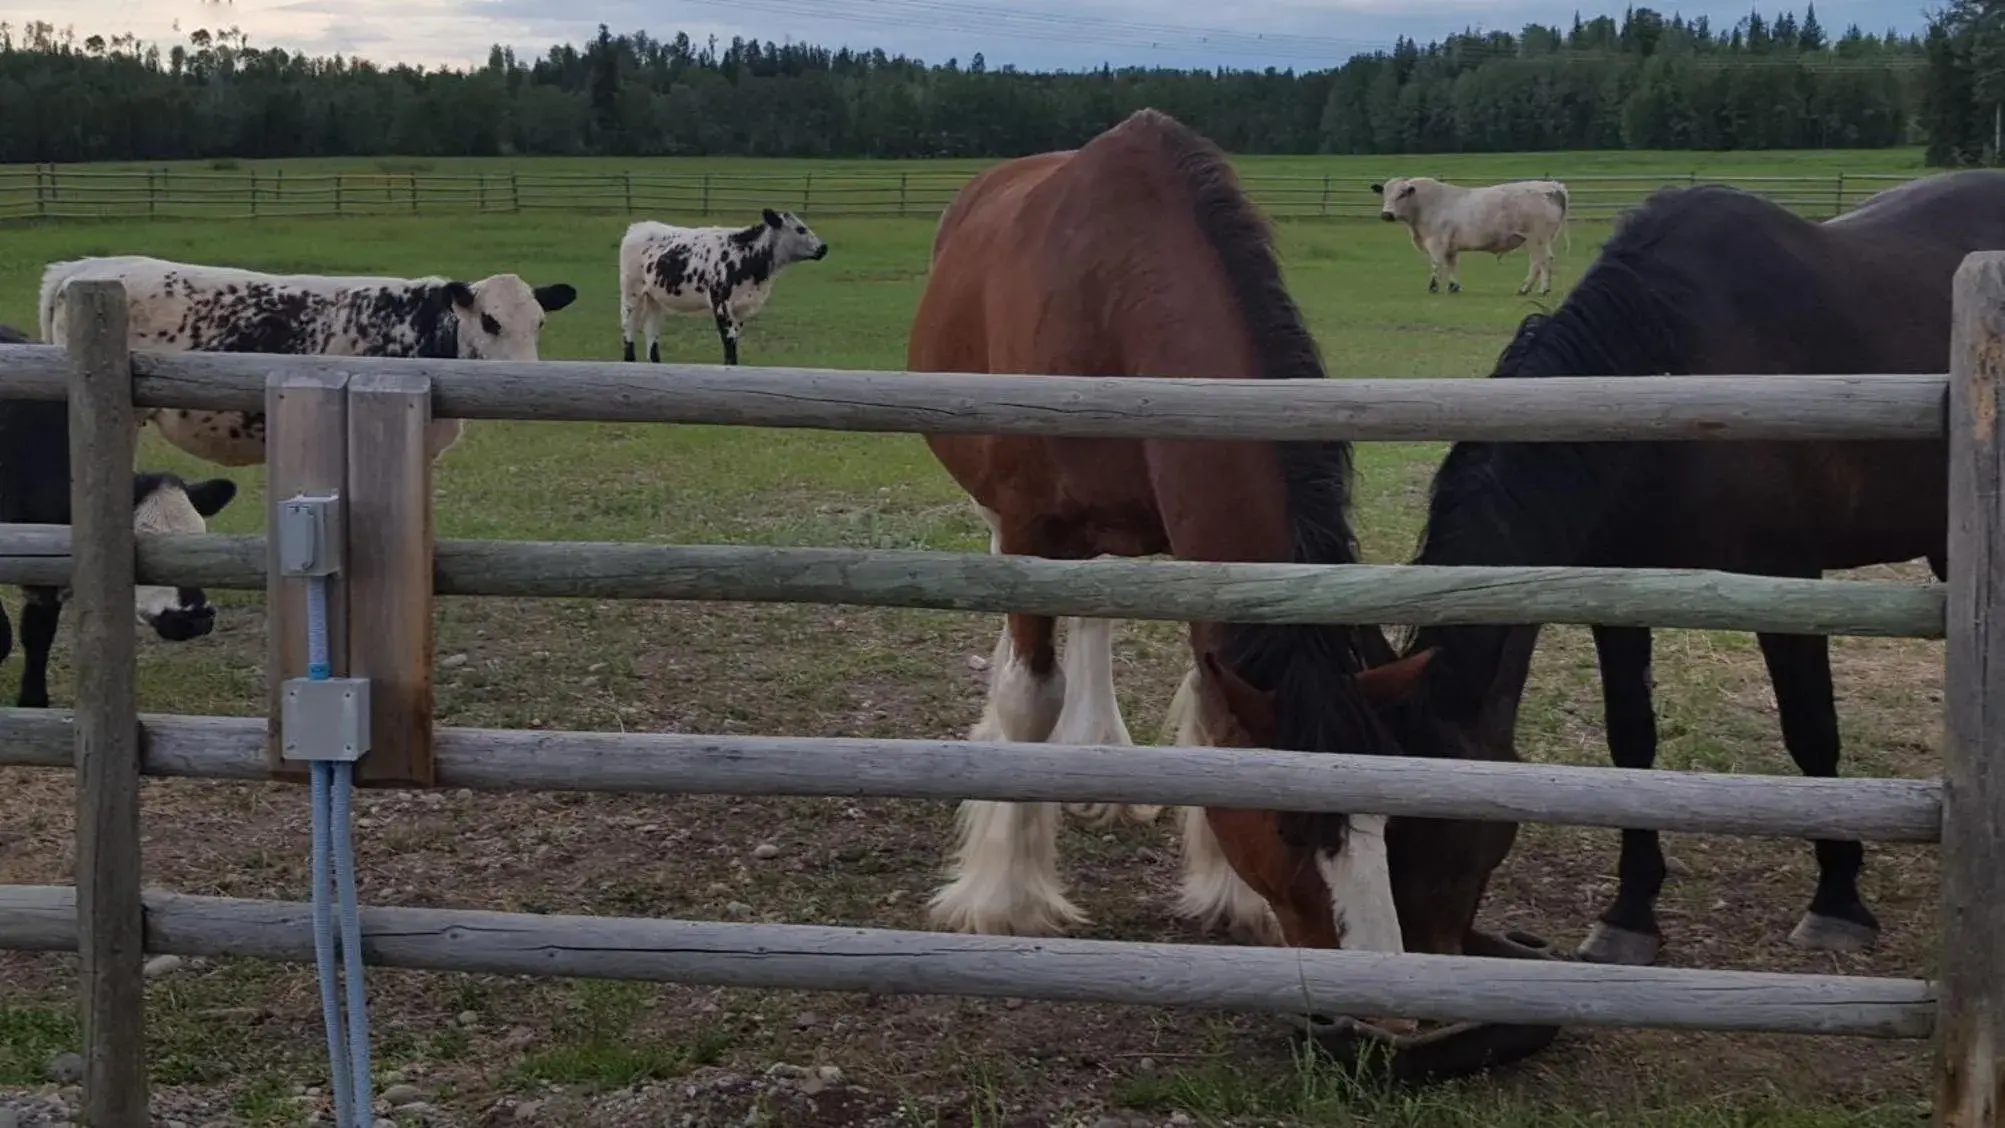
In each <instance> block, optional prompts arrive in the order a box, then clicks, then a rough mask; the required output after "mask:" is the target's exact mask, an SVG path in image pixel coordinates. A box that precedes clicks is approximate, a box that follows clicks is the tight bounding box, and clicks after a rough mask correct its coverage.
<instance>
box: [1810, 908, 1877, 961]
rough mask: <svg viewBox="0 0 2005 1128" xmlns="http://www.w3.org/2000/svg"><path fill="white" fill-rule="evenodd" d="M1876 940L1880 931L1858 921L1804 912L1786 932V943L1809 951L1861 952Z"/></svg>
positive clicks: (1868, 948) (1869, 948)
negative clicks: (1787, 935)
mask: <svg viewBox="0 0 2005 1128" xmlns="http://www.w3.org/2000/svg"><path fill="white" fill-rule="evenodd" d="M1879 939H1880V930H1879V929H1877V928H1873V927H1871V926H1869V925H1864V924H1860V923H1859V922H1858V921H1854V920H1845V919H1842V918H1840V917H1829V916H1823V915H1820V914H1818V913H1804V914H1803V919H1802V920H1800V921H1797V922H1796V927H1795V928H1793V929H1791V930H1790V933H1789V942H1790V943H1791V944H1794V945H1796V946H1797V947H1799V948H1808V949H1810V950H1811V951H1813V952H1865V951H1870V950H1871V949H1872V947H1873V945H1874V944H1876V943H1878V942H1879Z"/></svg>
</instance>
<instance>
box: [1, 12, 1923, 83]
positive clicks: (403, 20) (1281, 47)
mask: <svg viewBox="0 0 2005 1128" xmlns="http://www.w3.org/2000/svg"><path fill="white" fill-rule="evenodd" d="M1784 2H1785V3H1786V4H1787V6H1789V7H1795V6H1796V3H1795V0H1784ZM1625 6H1626V5H1625V4H1622V3H1614V4H1611V3H1607V2H1599V3H1596V2H1589V3H1583V4H1581V5H1580V6H1579V10H1580V11H1581V12H1582V14H1583V15H1585V16H1593V15H1594V14H1596V13H1597V12H1606V13H1609V14H1611V15H1615V16H1618V17H1619V16H1620V15H1621V13H1622V10H1623V8H1624V7H1625ZM1759 6H1760V7H1761V9H1762V11H1763V13H1764V14H1765V15H1772V14H1773V13H1774V12H1776V11H1779V10H1781V8H1782V7H1783V5H1782V4H1771V3H1768V2H1766V0H1764V2H1763V3H1761V4H1760V5H1759ZM1932 6H1933V4H1932V3H1927V2H1926V0H1825V2H1821V3H1818V4H1817V16H1818V19H1819V21H1820V22H1821V23H1823V25H1824V26H1825V28H1826V29H1827V31H1828V32H1830V33H1831V34H1833V35H1835V34H1837V33H1839V32H1841V31H1842V30H1843V29H1844V27H1845V25H1847V24H1849V23H1852V22H1857V23H1859V24H1860V25H1862V26H1864V27H1865V28H1867V29H1868V30H1871V31H1882V30H1885V29H1886V28H1888V27H1896V28H1899V29H1901V30H1902V31H1919V30H1921V29H1922V28H1923V27H1924V26H1925V14H1924V13H1925V10H1926V8H1927V7H1932ZM1659 9H1660V10H1662V11H1665V12H1667V13H1669V12H1670V11H1680V12H1682V13H1683V14H1684V15H1686V16H1687V17H1693V16H1699V15H1704V16H1707V17H1709V18H1710V19H1711V20H1713V22H1714V23H1715V24H1716V25H1718V24H1731V23H1733V22H1734V21H1735V20H1737V19H1739V18H1740V17H1741V16H1743V15H1745V14H1746V13H1747V11H1748V5H1747V4H1746V3H1730V2H1715V0H1699V2H1696V3H1685V4H1661V5H1659ZM1575 10H1576V8H1575V6H1574V5H1573V4H1570V3H1564V2H1562V3H1545V2H1536V0H1231V3H1229V4H1228V3H1226V2H1225V0H1063V2H1061V0H572V2H569V3H564V2H552V0H0V22H5V23H11V24H15V25H19V24H22V23H25V22H28V21H32V20H45V21H48V22H50V23H53V24H56V25H57V26H59V27H60V26H69V27H73V28H75V29H76V32H77V34H78V35H79V36H80V37H81V36H85V35H90V34H106V35H109V34H116V33H120V32H131V33H133V34H136V35H139V36H140V37H141V38H144V39H148V40H152V41H156V42H160V43H167V42H174V41H179V40H180V39H181V38H183V37H184V36H185V34H186V33H187V32H189V31H192V30H194V29H195V28H198V27H210V28H215V27H225V26H229V25H232V24H234V25H236V26H238V27H240V28H242V29H243V30H244V31H245V32H247V33H248V34H249V35H250V37H251V42H252V43H253V44H254V45H259V46H280V47H287V48H291V49H294V50H302V51H308V52H312V53H314V54H327V53H334V52H340V53H343V54H351V55H354V54H359V55H364V56H367V57H370V58H374V59H379V60H383V61H397V62H413V63H425V64H448V65H461V64H466V63H470V62H477V61H479V60H481V59H483V58H485V56H486V54H487V48H488V46H489V45H490V44H492V43H497V42H499V43H506V44H509V45H511V46H513V47H515V48H516V49H517V50H518V52H522V53H529V54H534V53H540V52H541V50H542V49H543V48H544V47H547V46H548V45H550V44H552V43H558V42H573V43H575V42H580V41H582V40H584V39H587V38H590V37H591V36H592V35H593V34H594V33H595V31H596V29H597V26H598V25H599V24H600V23H605V24H607V25H609V26H610V27H611V28H613V29H614V30H615V31H632V30H646V31H648V32H649V33H651V34H654V35H656V36H660V37H662V38H668V37H671V36H673V35H674V34H675V33H676V32H677V31H687V32H688V33H689V34H690V35H691V37H692V38H695V39H697V40H699V41H701V40H702V39H703V38H705V37H706V36H709V35H716V36H717V37H718V38H719V39H720V40H729V39H730V38H731V37H732V36H733V35H743V36H746V37H748V38H750V37H756V38H759V39H769V40H775V41H786V40H788V39H795V40H808V41H811V42H815V43H822V44H830V45H839V44H847V45H849V46H856V47H883V48H885V49H886V50H887V51H893V52H903V53H906V54H911V55H918V56H919V57H921V58H924V59H926V60H927V61H929V62H940V61H944V60H946V59H947V58H949V57H958V58H960V59H961V60H962V61H963V62H965V61H966V60H967V59H968V58H969V57H970V56H972V55H974V54H975V53H976V52H978V51H979V52H981V53H982V54H983V55H984V57H985V58H986V60H987V62H988V64H989V65H990V66H991V67H996V66H1000V65H1002V64H1005V63H1015V64H1016V65H1018V66H1020V67H1024V68H1026V69H1034V68H1035V69H1043V68H1082V67H1093V66H1098V65H1099V64H1101V63H1102V62H1109V63H1113V64H1115V65H1117V66H1119V65H1127V64H1139V65H1159V66H1235V67H1263V66H1282V67H1287V66H1293V67H1297V68H1313V67H1322V66H1328V65H1330V64H1332V63H1334V62H1341V61H1342V60H1343V59H1344V58H1346V57H1348V56H1349V55H1351V54H1355V53H1357V52H1359V51H1368V50H1372V49H1374V48H1378V47H1383V46H1386V45H1389V44H1390V43H1391V42H1392V40H1393V39H1394V37H1396V36H1399V35H1408V36H1412V37H1414V38H1416V39H1420V40H1423V41H1425V40H1428V39H1433V38H1437V37H1439V36H1441V35H1443V34H1447V33H1450V32H1455V31H1459V30H1461V29H1462V28H1464V27H1471V26H1473V27H1476V28H1479V29H1498V28H1502V29H1506V30H1516V29H1517V28H1518V27H1520V26H1522V25H1523V24H1525V23H1527V22H1532V21H1537V22H1541V23H1562V24H1563V23H1567V22H1570V21H1571V20H1572V18H1573V13H1574V11H1575ZM1228 11H1229V12H1230V13H1231V16H1230V17H1229V18H1228V17H1227V16H1226V15H1225V13H1226V12H1228ZM1799 15H1800V12H1799ZM177 26H178V28H179V31H180V33H179V34H177V33H176V28H177Z"/></svg>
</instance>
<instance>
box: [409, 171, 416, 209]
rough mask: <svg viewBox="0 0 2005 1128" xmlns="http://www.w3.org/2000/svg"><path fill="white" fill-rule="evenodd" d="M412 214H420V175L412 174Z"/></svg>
mask: <svg viewBox="0 0 2005 1128" xmlns="http://www.w3.org/2000/svg"><path fill="white" fill-rule="evenodd" d="M410 179H411V214H412V215H416V214H418V174H417V173H415V172H414V173H411V176H410Z"/></svg>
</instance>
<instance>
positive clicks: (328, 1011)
mask: <svg viewBox="0 0 2005 1128" xmlns="http://www.w3.org/2000/svg"><path fill="white" fill-rule="evenodd" d="M306 659H307V662H306V676H307V677H308V678H309V679H311V680H313V681H326V680H327V679H328V677H329V676H331V674H332V672H333V671H332V668H331V667H332V664H331V663H330V662H329V660H328V646H327V577H325V576H310V577H308V578H307V584H306ZM312 768H313V787H312V792H313V954H314V963H315V965H316V967H317V969H318V971H319V973H320V1007H321V1011H322V1012H323V1015H322V1016H323V1018H324V1019H325V1025H326V1028H327V1066H328V1074H329V1078H330V1080H331V1087H332V1088H333V1090H334V1115H335V1123H336V1124H337V1125H338V1126H339V1128H372V1126H373V1124H374V1123H375V1109H374V1108H373V1107H372V1106H373V1105H374V1103H375V1096H374V1092H373V1079H372V1078H371V1077H370V1072H371V1070H370V1062H369V1008H368V997H367V994H366V992H365V990H364V985H363V979H362V921H361V911H360V908H359V906H358V905H357V898H356V894H355V842H354V838H353V835H352V833H351V830H350V828H351V826H352V824H353V816H354V811H353V809H352V804H353V799H354V786H355V774H354V772H355V768H354V765H353V764H348V763H336V762H334V761H328V760H316V761H314V762H313V765H312ZM330 866H331V868H332V870H333V873H332V874H331V875H330V874H329V872H328V871H329V869H330ZM330 876H331V877H332V880H333V886H334V888H333V890H331V891H330V889H329V878H330ZM330 893H332V895H330ZM337 898H338V900H339V914H338V924H339V926H340V934H339V942H338V951H339V955H340V963H341V971H343V972H345V973H346V974H345V976H344V978H345V979H346V980H347V988H348V990H347V1013H346V1014H345V1015H344V1014H343V1013H342V999H341V991H340V990H339V987H338V985H337V983H336V975H337V971H336V953H337V940H336V934H335V925H336V924H337V914H336V910H335V905H334V902H335V901H336V899H337ZM344 1019H345V1021H344ZM344 1028H345V1030H346V1033H347V1037H346V1039H345V1040H344V1038H343V1037H342V1034H343V1030H344Z"/></svg>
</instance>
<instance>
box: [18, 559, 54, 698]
mask: <svg viewBox="0 0 2005 1128" xmlns="http://www.w3.org/2000/svg"><path fill="white" fill-rule="evenodd" d="M27 592H28V601H27V602H26V603H23V604H22V605H21V656H22V657H23V658H24V659H25V660H26V662H27V665H26V666H25V667H24V668H23V669H22V670H21V698H20V700H19V701H17V702H16V704H17V705H19V706H20V707H21V708H23V709H46V708H48V707H49V651H50V649H52V648H53V647H54V646H55V642H56V621H57V620H58V619H60V618H61V617H62V614H63V601H62V593H61V592H59V591H57V590H56V589H55V588H52V587H32V588H28V589H27Z"/></svg>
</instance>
